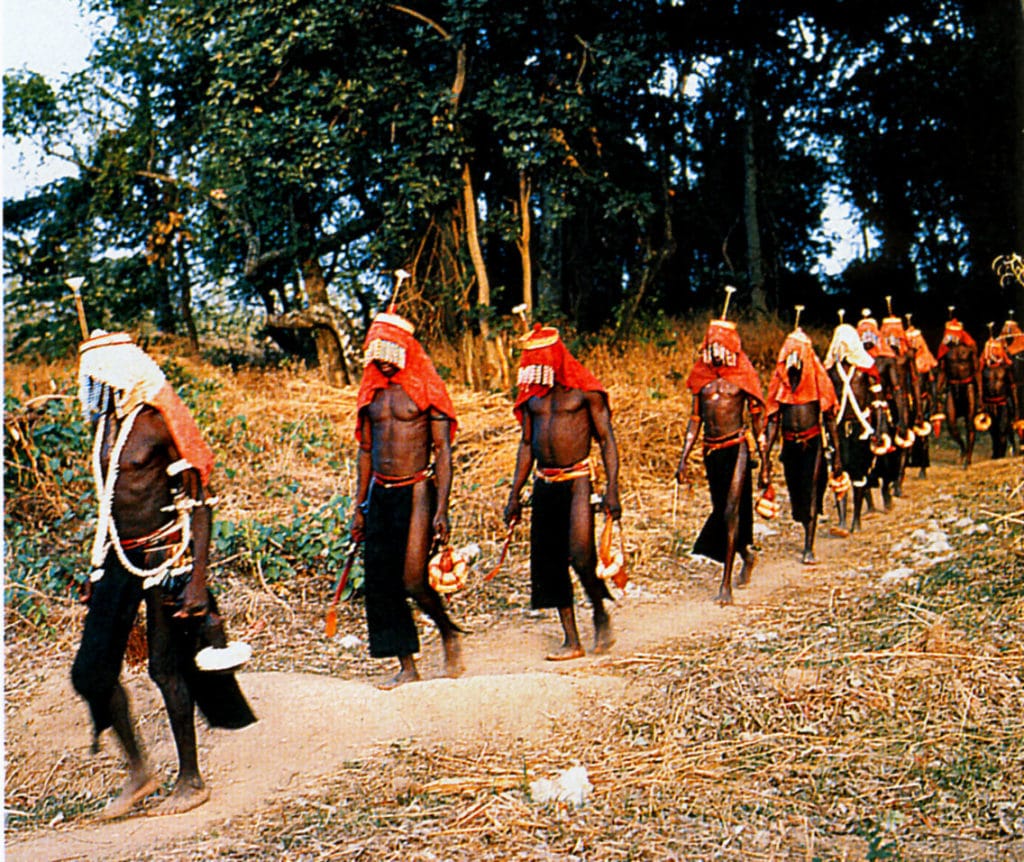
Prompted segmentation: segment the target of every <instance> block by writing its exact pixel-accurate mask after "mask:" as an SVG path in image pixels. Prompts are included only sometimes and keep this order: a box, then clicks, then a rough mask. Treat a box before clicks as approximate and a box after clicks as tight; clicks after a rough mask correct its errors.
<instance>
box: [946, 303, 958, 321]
mask: <svg viewBox="0 0 1024 862" xmlns="http://www.w3.org/2000/svg"><path fill="white" fill-rule="evenodd" d="M947 307H948V308H949V319H950V320H952V319H953V310H954V309H955V308H956V306H955V305H950V306H947Z"/></svg>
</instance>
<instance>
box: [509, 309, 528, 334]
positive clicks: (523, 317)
mask: <svg viewBox="0 0 1024 862" xmlns="http://www.w3.org/2000/svg"><path fill="white" fill-rule="evenodd" d="M527 311H529V307H528V306H527V305H526V303H525V302H521V303H519V305H517V306H516V307H515V308H513V309H512V313H513V314H515V315H517V316H518V317H519V320H520V321H521V322H522V324H523V333H524V334H527V335H528V334H529V332H530V321H529V320H527V319H526V312H527Z"/></svg>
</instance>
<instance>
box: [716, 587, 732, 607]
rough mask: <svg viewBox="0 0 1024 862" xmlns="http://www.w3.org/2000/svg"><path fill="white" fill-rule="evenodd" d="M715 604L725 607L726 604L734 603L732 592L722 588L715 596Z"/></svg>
mask: <svg viewBox="0 0 1024 862" xmlns="http://www.w3.org/2000/svg"><path fill="white" fill-rule="evenodd" d="M715 604H716V605H721V606H722V607H725V606H726V605H731V604H732V592H731V591H726V590H720V591H719V593H718V595H717V596H715Z"/></svg>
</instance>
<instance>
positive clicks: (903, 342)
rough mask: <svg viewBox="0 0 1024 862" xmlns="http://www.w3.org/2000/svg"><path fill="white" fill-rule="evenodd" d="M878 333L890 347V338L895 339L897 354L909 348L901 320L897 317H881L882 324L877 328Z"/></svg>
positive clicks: (904, 352) (901, 353) (903, 352)
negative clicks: (897, 348)
mask: <svg viewBox="0 0 1024 862" xmlns="http://www.w3.org/2000/svg"><path fill="white" fill-rule="evenodd" d="M878 334H879V337H880V338H881V340H882V341H884V342H885V343H886V345H888V346H889V348H890V349H891V348H892V345H891V344H890V343H889V342H890V339H895V340H896V341H897V342H898V343H899V354H900V355H901V356H903V355H904V354H906V352H907V351H908V350H909V349H910V344H909V343H908V342H907V331H906V330H905V329H904V328H903V321H902V320H900V319H899V318H898V317H883V318H882V326H881V328H880V329H879V330H878ZM893 352H895V351H893Z"/></svg>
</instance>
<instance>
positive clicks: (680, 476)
mask: <svg viewBox="0 0 1024 862" xmlns="http://www.w3.org/2000/svg"><path fill="white" fill-rule="evenodd" d="M676 483H677V484H679V485H689V484H690V465H689V464H688V463H687V462H686V459H685V458H684V459H683V460H682V461H680V462H679V467H678V468H676Z"/></svg>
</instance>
